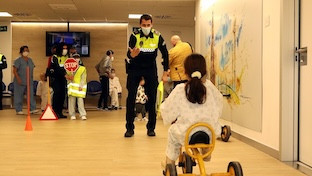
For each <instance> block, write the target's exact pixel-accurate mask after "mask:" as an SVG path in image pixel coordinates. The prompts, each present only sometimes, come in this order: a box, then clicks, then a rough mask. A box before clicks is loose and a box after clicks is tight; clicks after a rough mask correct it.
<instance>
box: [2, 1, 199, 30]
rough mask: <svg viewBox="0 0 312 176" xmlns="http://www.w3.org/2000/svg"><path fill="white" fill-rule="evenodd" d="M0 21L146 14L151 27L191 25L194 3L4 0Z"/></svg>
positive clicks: (102, 18) (82, 19) (84, 19)
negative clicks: (3, 13) (150, 20)
mask: <svg viewBox="0 0 312 176" xmlns="http://www.w3.org/2000/svg"><path fill="white" fill-rule="evenodd" d="M0 11H7V12H9V13H10V14H12V15H13V17H9V18H8V17H6V18H4V17H0V21H7V20H10V21H27V22H38V21H42V22H60V21H62V22H63V21H66V22H68V21H69V22H137V21H138V20H137V19H136V20H133V19H132V20H130V19H128V14H130V13H134V14H142V13H149V14H151V15H152V16H153V23H154V24H170V25H180V26H194V16H195V0H4V1H0Z"/></svg>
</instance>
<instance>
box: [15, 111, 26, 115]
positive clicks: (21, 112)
mask: <svg viewBox="0 0 312 176" xmlns="http://www.w3.org/2000/svg"><path fill="white" fill-rule="evenodd" d="M16 114H17V115H24V112H23V111H18V112H16Z"/></svg>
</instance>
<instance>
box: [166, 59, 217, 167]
mask: <svg viewBox="0 0 312 176" xmlns="http://www.w3.org/2000/svg"><path fill="white" fill-rule="evenodd" d="M184 68H185V73H186V75H187V77H188V81H187V82H186V83H182V84H178V85H177V86H176V87H175V89H173V91H172V92H171V93H170V95H169V97H168V98H167V99H166V100H165V101H164V102H163V103H162V104H161V106H160V112H161V115H162V118H163V123H164V124H165V125H170V124H172V125H171V126H170V128H169V130H168V144H167V149H166V164H174V163H175V161H176V160H177V159H178V157H179V155H180V148H181V147H182V145H183V144H184V139H185V133H186V131H187V129H188V128H189V127H190V126H192V125H194V124H195V123H198V122H205V123H208V124H210V125H211V126H212V128H213V129H214V131H215V133H216V134H219V135H220V134H221V125H220V124H219V123H218V119H219V117H220V116H221V113H222V107H223V104H222V101H223V100H222V95H221V93H220V92H219V90H218V89H217V88H216V87H215V86H214V85H213V84H212V83H211V82H210V80H208V79H206V75H207V70H206V61H205V58H204V57H203V56H202V55H199V54H191V55H189V56H188V57H187V58H186V60H185V62H184ZM199 130H202V131H208V130H207V129H206V128H205V127H198V128H195V129H194V130H193V132H192V133H191V135H192V134H194V133H195V132H197V131H199ZM208 134H209V132H208ZM206 152H207V151H202V153H206ZM206 159H209V156H208V157H207V158H206Z"/></svg>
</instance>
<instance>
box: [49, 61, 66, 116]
mask: <svg viewBox="0 0 312 176" xmlns="http://www.w3.org/2000/svg"><path fill="white" fill-rule="evenodd" d="M66 59H67V57H66V56H62V57H59V56H56V55H53V57H52V60H51V66H50V73H49V76H50V77H51V81H52V83H51V85H52V88H53V98H52V107H53V110H54V112H55V113H56V115H57V116H58V117H59V118H66V116H64V115H63V112H62V111H63V105H64V101H65V94H66V84H67V81H66V78H65V75H66V71H65V69H64V66H63V64H64V60H66Z"/></svg>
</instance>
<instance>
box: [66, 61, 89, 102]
mask: <svg viewBox="0 0 312 176" xmlns="http://www.w3.org/2000/svg"><path fill="white" fill-rule="evenodd" d="M85 72H86V67H84V66H79V68H78V70H77V71H76V73H74V79H73V80H72V81H71V82H69V83H68V85H67V89H68V96H74V97H78V98H85V97H86V93H87V84H86V76H85V80H83V81H84V82H85V84H84V85H83V86H82V87H81V88H82V90H79V87H80V83H81V81H82V80H81V76H82V74H86V73H85Z"/></svg>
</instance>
